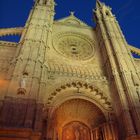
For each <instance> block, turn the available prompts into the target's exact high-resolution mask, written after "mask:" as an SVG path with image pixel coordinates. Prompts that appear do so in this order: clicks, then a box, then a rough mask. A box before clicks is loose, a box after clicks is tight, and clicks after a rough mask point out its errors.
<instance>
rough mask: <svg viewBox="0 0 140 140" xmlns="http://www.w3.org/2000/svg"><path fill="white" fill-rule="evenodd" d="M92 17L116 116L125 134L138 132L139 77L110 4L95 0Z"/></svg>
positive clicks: (131, 134) (136, 133) (139, 131)
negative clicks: (119, 119)
mask: <svg viewBox="0 0 140 140" xmlns="http://www.w3.org/2000/svg"><path fill="white" fill-rule="evenodd" d="M94 17H95V21H96V31H97V34H98V37H99V38H98V40H99V42H100V47H101V50H102V55H103V60H104V64H105V68H106V73H107V75H108V79H109V81H110V84H111V89H112V94H113V95H112V97H113V99H114V106H115V110H116V113H117V116H118V117H119V118H121V121H122V123H123V127H124V128H125V133H126V134H125V135H126V136H127V137H131V136H133V135H139V134H140V125H139V124H140V116H139V110H140V102H139V91H138V89H139V83H140V79H139V75H138V70H137V67H136V65H135V63H134V59H133V57H132V54H131V52H130V49H128V44H127V42H126V40H125V37H124V35H123V33H122V31H121V29H120V26H119V24H118V22H117V20H116V17H115V16H114V15H113V14H112V12H111V8H110V7H108V6H106V5H105V4H104V3H102V2H100V1H99V0H97V1H96V9H95V11H94ZM114 88H115V89H116V90H115V91H114V90H113V89H114ZM116 99H117V102H115V100H116ZM120 124H121V122H120ZM121 127H122V126H121ZM122 137H125V136H122Z"/></svg>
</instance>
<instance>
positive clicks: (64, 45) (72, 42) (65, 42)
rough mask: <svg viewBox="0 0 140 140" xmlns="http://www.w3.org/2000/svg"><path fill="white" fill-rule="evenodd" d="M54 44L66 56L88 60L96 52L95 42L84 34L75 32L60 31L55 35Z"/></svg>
mask: <svg viewBox="0 0 140 140" xmlns="http://www.w3.org/2000/svg"><path fill="white" fill-rule="evenodd" d="M53 46H54V48H55V50H56V51H57V52H58V53H60V54H61V55H62V56H64V57H68V58H72V59H74V60H87V59H89V58H91V57H92V56H93V54H94V51H95V50H94V49H95V48H94V42H93V41H92V40H91V39H90V38H89V37H87V36H86V35H84V34H79V33H74V32H64V33H59V34H57V35H55V36H54V40H53Z"/></svg>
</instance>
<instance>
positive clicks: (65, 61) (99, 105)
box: [0, 0, 140, 140]
mask: <svg viewBox="0 0 140 140" xmlns="http://www.w3.org/2000/svg"><path fill="white" fill-rule="evenodd" d="M54 14H55V2H54V0H36V1H35V4H34V7H33V8H32V10H31V12H30V15H29V17H28V20H27V22H26V24H25V26H24V27H17V28H7V29H0V36H6V35H21V39H20V41H19V42H18V43H14V42H7V41H0V140H140V60H139V59H136V58H134V57H133V56H132V53H135V54H138V55H140V50H139V49H137V48H135V47H133V46H131V45H129V44H128V43H127V42H126V40H125V37H124V36H123V33H122V31H121V29H120V26H119V24H118V22H117V20H116V18H115V16H114V15H113V14H112V12H111V8H110V7H108V6H106V5H105V4H104V3H101V2H100V1H99V0H97V1H96V8H95V10H94V12H93V15H94V21H95V23H96V27H94V28H93V27H90V26H88V25H87V24H86V23H84V22H83V21H81V20H80V19H78V18H77V17H75V15H74V13H73V12H71V13H70V15H69V16H68V17H65V18H63V19H60V20H54Z"/></svg>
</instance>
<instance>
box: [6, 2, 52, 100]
mask: <svg viewBox="0 0 140 140" xmlns="http://www.w3.org/2000/svg"><path fill="white" fill-rule="evenodd" d="M54 6H55V3H54V1H53V0H36V2H35V5H34V7H33V9H32V10H31V12H30V15H29V18H28V20H27V22H26V24H25V28H24V31H23V33H22V36H21V40H20V43H19V45H18V50H17V53H16V56H15V58H14V60H13V64H12V65H11V69H10V72H9V73H11V72H12V73H13V74H12V79H11V83H10V86H9V90H8V91H9V92H8V94H10V96H11V93H12V94H13V96H16V94H19V95H22V94H23V95H25V96H26V97H28V96H31V97H32V98H34V99H37V100H40V97H39V95H38V91H39V90H40V89H42V87H41V86H44V85H43V78H44V77H43V76H42V74H43V72H42V71H43V67H44V66H43V64H44V62H45V61H46V51H47V49H48V48H49V41H50V40H51V34H52V25H53V21H54V13H55V12H54ZM13 67H14V68H13ZM9 76H10V75H9ZM31 85H32V86H31ZM13 87H15V88H14V89H13ZM33 87H36V88H33ZM26 93H28V94H26ZM29 94H30V95H29Z"/></svg>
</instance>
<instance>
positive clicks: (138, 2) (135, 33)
mask: <svg viewBox="0 0 140 140" xmlns="http://www.w3.org/2000/svg"><path fill="white" fill-rule="evenodd" d="M101 1H102V2H105V3H106V5H109V6H110V7H112V11H113V14H115V15H116V17H117V20H118V21H119V23H120V25H121V28H122V30H123V33H124V35H125V37H126V39H127V41H128V43H129V44H131V45H134V46H136V47H139V48H140V0H101ZM33 3H34V2H33V0H0V28H10V27H21V26H24V24H25V22H26V20H27V17H28V15H29V12H30V9H31V8H32V6H33ZM56 3H57V6H56V8H55V10H56V15H55V19H59V18H62V17H66V16H68V15H69V11H75V15H76V16H77V17H78V18H80V19H81V20H83V21H84V22H86V23H87V24H88V25H90V26H95V25H94V23H93V18H92V17H93V16H92V15H93V14H92V9H94V8H95V0H56ZM0 39H4V40H6V39H7V40H11V38H0ZM15 40H16V39H15Z"/></svg>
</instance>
